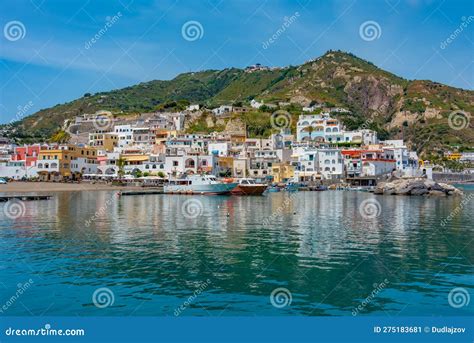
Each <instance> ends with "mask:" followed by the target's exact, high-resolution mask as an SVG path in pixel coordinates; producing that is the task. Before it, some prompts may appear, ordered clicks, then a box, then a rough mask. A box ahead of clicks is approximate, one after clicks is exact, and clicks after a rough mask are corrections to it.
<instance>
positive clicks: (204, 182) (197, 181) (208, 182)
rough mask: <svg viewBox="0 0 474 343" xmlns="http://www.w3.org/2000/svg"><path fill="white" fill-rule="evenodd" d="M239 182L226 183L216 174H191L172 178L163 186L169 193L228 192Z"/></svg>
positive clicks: (165, 191) (164, 190)
mask: <svg viewBox="0 0 474 343" xmlns="http://www.w3.org/2000/svg"><path fill="white" fill-rule="evenodd" d="M236 186H237V183H224V182H220V181H218V180H217V179H216V177H215V176H214V175H191V176H187V177H186V178H184V179H171V180H170V181H169V183H168V184H165V185H164V186H163V192H164V193H167V194H227V193H230V191H232V190H233V189H234V188H235V187H236Z"/></svg>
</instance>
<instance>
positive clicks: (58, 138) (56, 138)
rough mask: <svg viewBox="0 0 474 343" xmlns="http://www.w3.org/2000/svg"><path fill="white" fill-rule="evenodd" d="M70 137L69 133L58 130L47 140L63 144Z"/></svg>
mask: <svg viewBox="0 0 474 343" xmlns="http://www.w3.org/2000/svg"><path fill="white" fill-rule="evenodd" d="M70 139H71V135H70V134H69V133H67V132H66V131H64V130H58V131H56V132H55V133H54V134H53V135H52V136H51V138H50V139H49V141H50V142H51V143H58V144H64V143H67V142H68V141H69V140H70Z"/></svg>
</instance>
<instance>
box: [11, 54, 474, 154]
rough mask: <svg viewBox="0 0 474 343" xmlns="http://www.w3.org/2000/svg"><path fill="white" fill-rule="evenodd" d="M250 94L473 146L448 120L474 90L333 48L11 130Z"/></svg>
mask: <svg viewBox="0 0 474 343" xmlns="http://www.w3.org/2000/svg"><path fill="white" fill-rule="evenodd" d="M252 98H256V99H258V100H264V101H265V102H266V103H278V102H280V101H283V102H291V103H294V104H295V105H294V106H293V107H292V108H290V110H291V113H292V114H293V115H294V116H295V118H296V116H297V114H298V113H299V108H300V107H301V106H304V105H308V104H309V103H311V102H313V103H314V102H325V103H327V104H328V105H333V106H340V107H345V108H348V109H350V110H351V111H352V113H351V114H350V115H337V116H338V117H339V118H340V119H341V120H342V121H343V122H344V123H345V124H346V126H348V127H349V128H351V129H354V128H358V127H360V126H361V125H363V124H366V126H368V127H370V128H372V129H375V130H377V131H378V132H379V134H380V137H382V138H404V139H405V140H406V141H407V142H408V144H409V145H410V146H411V147H413V148H414V149H416V150H418V151H419V152H424V153H439V152H440V151H441V150H443V149H460V150H467V149H472V148H473V146H474V130H472V123H469V125H467V126H466V127H463V129H461V130H454V129H453V128H451V127H450V126H449V125H448V116H449V114H450V113H451V112H452V111H457V110H460V111H464V112H467V113H468V115H470V114H472V113H474V92H473V91H469V90H462V89H457V88H453V87H449V86H446V85H442V84H439V83H435V82H431V81H417V80H415V81H410V80H405V79H403V78H400V77H398V76H396V75H394V74H391V73H389V72H387V71H384V70H382V69H380V68H378V67H377V66H375V65H374V64H372V63H370V62H368V61H365V60H363V59H360V58H358V57H356V56H354V55H352V54H349V53H344V52H341V51H328V52H327V53H326V54H324V55H323V56H321V57H319V58H317V59H315V60H313V61H310V62H307V63H305V64H303V65H300V66H291V67H286V68H276V69H271V70H258V71H252V72H248V71H246V70H242V69H236V68H229V69H224V70H221V71H218V70H207V71H201V72H195V73H185V74H181V75H178V76H177V77H176V78H174V79H173V80H169V81H150V82H146V83H140V84H138V85H135V86H131V87H127V88H123V89H118V90H113V91H110V92H101V93H97V94H85V96H84V97H82V98H80V99H77V100H74V101H71V102H69V103H66V104H61V105H57V106H55V107H52V108H49V109H44V110H41V111H39V112H37V113H35V114H33V115H32V116H30V117H27V118H25V119H23V120H22V121H21V122H18V123H16V124H15V128H14V130H13V131H12V132H10V134H11V135H12V136H15V137H16V138H18V139H22V140H24V141H34V140H41V139H44V138H45V137H49V136H51V134H52V133H53V132H55V131H56V130H57V129H58V128H59V127H60V126H61V125H62V123H63V121H64V120H65V119H70V118H73V117H74V116H75V115H78V114H82V113H93V112H95V111H97V110H110V111H112V112H114V113H117V114H120V115H127V114H135V113H137V112H150V111H154V110H160V109H164V108H167V107H169V106H170V105H169V104H170V102H172V101H181V104H185V103H188V102H190V103H201V104H203V105H206V106H217V105H220V104H229V103H235V102H244V103H246V102H248V101H250V100H251V99H252ZM175 105H176V104H172V106H171V108H173V106H175ZM179 108H180V107H179V106H176V108H175V109H179ZM258 116H262V118H268V117H269V113H262V112H256V113H252V114H249V115H248V117H250V118H254V120H253V121H254V122H255V123H258V124H256V125H259V126H261V124H262V123H261V122H262V120H261V119H262V118H259V117H258ZM244 119H248V118H244ZM253 121H249V122H248V124H249V125H250V130H251V131H252V132H257V133H258V132H261V133H262V134H267V133H268V132H267V130H266V129H265V130H260V129H258V128H257V129H256V128H252V123H253ZM199 127H200V126H199Z"/></svg>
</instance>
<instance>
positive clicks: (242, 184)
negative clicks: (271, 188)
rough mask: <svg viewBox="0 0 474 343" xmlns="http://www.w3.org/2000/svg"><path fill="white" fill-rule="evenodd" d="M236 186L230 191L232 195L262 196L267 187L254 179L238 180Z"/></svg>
mask: <svg viewBox="0 0 474 343" xmlns="http://www.w3.org/2000/svg"><path fill="white" fill-rule="evenodd" d="M237 181H238V185H237V187H235V188H234V189H233V190H232V192H231V193H232V194H234V195H262V193H263V192H265V190H266V189H267V185H265V184H263V183H257V182H255V180H254V179H249V178H243V179H238V180H237Z"/></svg>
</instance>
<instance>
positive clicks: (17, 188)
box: [0, 182, 143, 194]
mask: <svg viewBox="0 0 474 343" xmlns="http://www.w3.org/2000/svg"><path fill="white" fill-rule="evenodd" d="M138 189H143V188H142V187H125V186H112V185H106V184H90V183H80V184H77V183H56V182H9V183H7V184H6V185H0V194H1V193H9V194H14V193H51V192H81V191H110V190H138Z"/></svg>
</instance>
